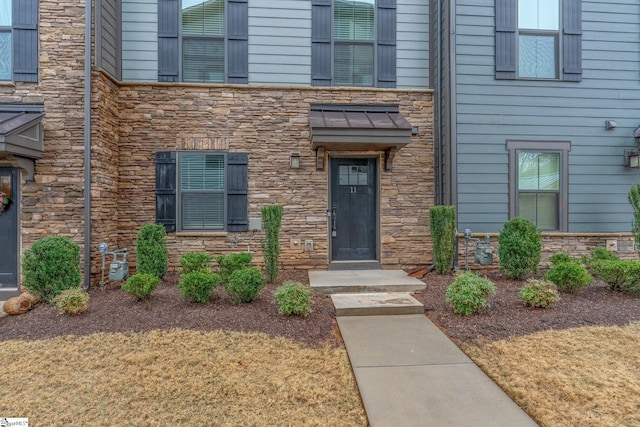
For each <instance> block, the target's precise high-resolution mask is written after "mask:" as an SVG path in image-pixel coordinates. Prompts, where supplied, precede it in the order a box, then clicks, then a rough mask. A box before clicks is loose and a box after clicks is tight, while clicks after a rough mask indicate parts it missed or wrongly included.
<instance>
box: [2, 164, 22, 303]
mask: <svg viewBox="0 0 640 427" xmlns="http://www.w3.org/2000/svg"><path fill="white" fill-rule="evenodd" d="M18 177H19V174H18V169H13V168H0V191H1V192H3V193H4V194H6V195H7V197H8V198H9V200H10V204H9V205H8V207H5V210H4V211H3V212H0V284H2V286H1V287H0V299H4V298H5V297H7V296H9V297H10V296H12V295H9V294H16V295H17V290H16V288H17V287H18V203H17V202H18V188H17V187H18Z"/></svg>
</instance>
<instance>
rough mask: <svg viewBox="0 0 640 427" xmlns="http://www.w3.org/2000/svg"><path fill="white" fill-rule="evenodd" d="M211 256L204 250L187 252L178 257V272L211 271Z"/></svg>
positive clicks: (184, 273) (183, 273)
mask: <svg viewBox="0 0 640 427" xmlns="http://www.w3.org/2000/svg"><path fill="white" fill-rule="evenodd" d="M212 259H213V256H212V255H211V254H208V253H206V252H188V253H186V254H184V255H182V256H181V257H180V267H181V269H180V274H182V275H186V274H189V273H192V272H194V271H200V270H206V271H211V260H212Z"/></svg>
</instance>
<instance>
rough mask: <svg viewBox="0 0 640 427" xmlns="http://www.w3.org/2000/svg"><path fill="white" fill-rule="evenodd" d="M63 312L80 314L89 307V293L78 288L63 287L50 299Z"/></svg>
mask: <svg viewBox="0 0 640 427" xmlns="http://www.w3.org/2000/svg"><path fill="white" fill-rule="evenodd" d="M51 302H52V304H53V306H54V307H56V308H58V309H59V310H60V311H62V312H63V313H67V314H80V313H84V312H85V311H86V310H87V308H88V307H89V294H88V293H87V292H85V291H83V290H82V289H80V288H71V289H65V290H64V291H62V292H60V293H59V294H58V295H56V296H55V297H54V298H53V300H52V301H51Z"/></svg>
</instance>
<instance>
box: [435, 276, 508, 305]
mask: <svg viewBox="0 0 640 427" xmlns="http://www.w3.org/2000/svg"><path fill="white" fill-rule="evenodd" d="M495 291H496V287H495V285H494V284H493V283H492V282H491V280H489V279H486V278H483V277H480V276H478V275H477V274H475V273H471V272H465V273H462V274H459V275H458V276H457V277H456V279H455V280H454V281H453V283H452V284H451V285H449V287H448V288H447V293H446V295H445V299H446V300H447V302H449V303H450V304H451V306H452V307H453V311H454V313H456V314H460V315H463V316H469V315H471V314H475V313H478V312H479V311H480V310H482V309H483V308H485V307H487V306H488V305H489V301H488V297H489V295H490V294H492V293H494V292H495Z"/></svg>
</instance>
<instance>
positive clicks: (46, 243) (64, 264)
mask: <svg viewBox="0 0 640 427" xmlns="http://www.w3.org/2000/svg"><path fill="white" fill-rule="evenodd" d="M22 273H23V274H24V279H23V281H22V284H23V286H24V287H25V288H26V289H27V290H28V291H29V292H31V293H32V294H34V295H35V296H38V297H39V298H40V299H42V300H43V301H47V302H51V300H52V299H53V298H54V297H55V296H56V295H58V294H60V292H62V291H64V290H66V289H72V288H77V287H78V286H80V280H82V276H81V271H80V246H78V244H77V243H75V242H74V241H72V240H71V239H70V238H68V237H61V236H56V237H45V238H43V239H40V240H38V241H36V242H35V243H34V244H33V246H32V247H31V249H28V250H27V251H26V252H25V253H24V256H23V258H22Z"/></svg>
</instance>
